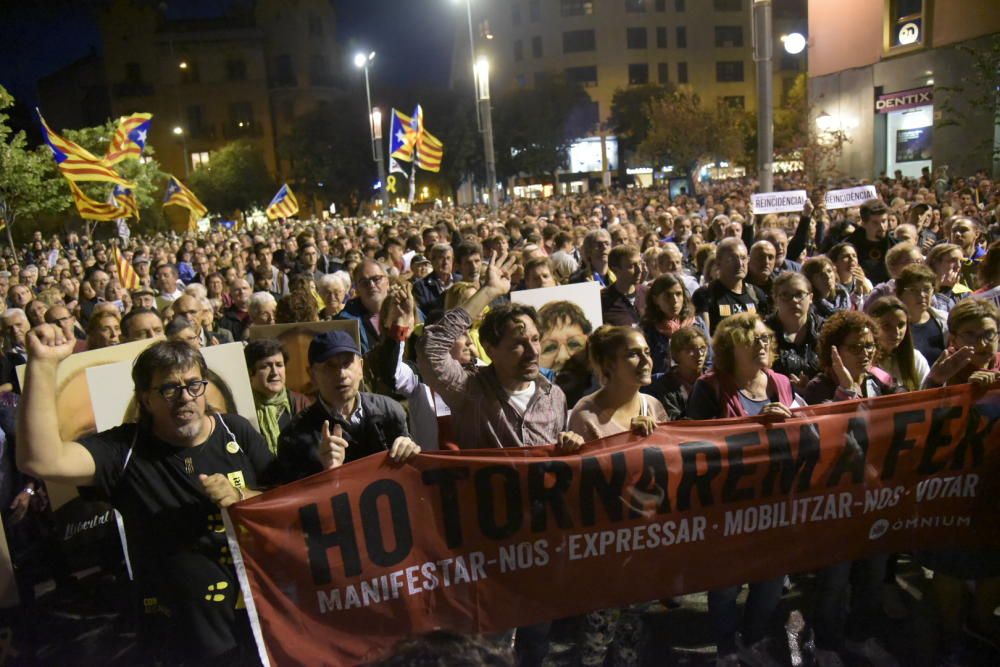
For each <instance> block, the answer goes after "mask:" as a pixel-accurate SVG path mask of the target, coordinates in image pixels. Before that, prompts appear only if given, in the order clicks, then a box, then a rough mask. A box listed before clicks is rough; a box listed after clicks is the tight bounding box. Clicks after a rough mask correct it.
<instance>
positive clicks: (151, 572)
mask: <svg viewBox="0 0 1000 667" xmlns="http://www.w3.org/2000/svg"><path fill="white" fill-rule="evenodd" d="M213 421H214V429H213V431H212V434H211V435H210V436H209V438H208V440H206V441H205V442H204V443H202V444H201V445H198V446H197V447H190V448H185V447H174V446H172V445H169V444H167V443H165V442H162V441H161V440H159V439H157V438H156V437H155V436H153V434H152V433H151V432H150V431H149V429H147V428H142V429H140V428H138V427H137V426H136V425H135V424H124V425H122V426H119V427H117V428H113V429H110V430H108V431H104V432H103V433H98V434H94V435H90V436H87V437H85V438H82V439H81V441H80V444H82V445H83V446H84V447H86V448H87V450H88V451H89V452H90V454H91V456H92V457H93V459H94V464H95V466H96V472H95V474H94V485H93V486H94V487H95V488H96V489H97V490H98V491H99V492H100V493H101V494H103V495H104V496H106V497H107V498H108V500H109V501H110V502H111V504H112V505H114V507H115V509H117V510H118V511H119V512H120V513H121V515H122V518H123V520H124V524H125V534H126V536H127V542H128V551H129V561H130V562H131V565H132V570H133V573H134V576H135V579H136V583H137V584H138V585H139V586H140V588H141V592H142V595H143V597H144V598H145V599H148V598H156V601H157V603H158V604H159V606H161V607H163V608H165V609H166V611H167V612H168V613H169V616H170V623H169V627H170V638H169V640H168V642H167V645H168V646H169V647H170V650H171V652H172V653H174V656H173V658H174V659H176V660H178V661H183V660H192V659H205V658H208V657H211V656H213V655H221V654H223V653H226V652H228V651H231V650H233V649H234V648H237V647H238V646H240V645H241V644H245V643H246V642H247V641H248V640H249V637H250V635H249V623H248V621H247V617H246V614H245V612H242V611H241V612H238V611H237V607H238V606H239V608H240V609H242V599H241V598H240V588H239V583H238V582H237V580H236V573H235V570H234V569H233V559H232V555H231V554H230V553H229V545H228V542H227V540H226V532H225V527H224V525H223V522H222V515H221V512H220V510H219V508H218V507H217V506H216V505H215V504H214V503H212V501H211V500H209V498H208V496H206V495H205V492H204V490H203V489H202V484H201V482H200V481H199V479H198V475H200V474H205V475H212V474H215V473H221V474H222V475H225V476H227V477H228V478H229V480H230V482H231V483H232V484H233V485H234V486H242V487H243V488H250V489H257V488H260V485H261V480H262V478H264V477H266V476H267V475H268V474H269V472H268V469H269V468H270V466H271V465H272V463H273V457H272V455H271V452H270V451H269V450H268V448H267V444H266V442H265V441H264V439H263V438H262V437H261V436H260V434H258V433H257V432H256V431H255V430H254V429H253V427H252V426H251V425H250V423H249V422H247V420H245V419H243V418H242V417H240V416H238V415H216V416H214V418H213ZM227 428H228V431H227ZM231 443H236V444H235V445H233V444H231ZM249 641H251V642H252V640H249ZM251 646H252V644H251Z"/></svg>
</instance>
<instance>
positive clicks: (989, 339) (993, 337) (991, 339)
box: [958, 329, 997, 345]
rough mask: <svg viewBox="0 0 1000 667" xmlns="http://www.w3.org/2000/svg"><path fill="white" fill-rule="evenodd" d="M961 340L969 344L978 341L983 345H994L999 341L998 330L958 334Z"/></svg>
mask: <svg viewBox="0 0 1000 667" xmlns="http://www.w3.org/2000/svg"><path fill="white" fill-rule="evenodd" d="M958 338H959V340H961V341H962V342H963V343H966V344H968V345H974V344H976V343H978V344H981V345H992V344H993V343H995V342H997V330H996V329H991V330H989V331H984V332H983V333H981V334H974V333H972V332H970V331H967V332H965V333H960V334H958Z"/></svg>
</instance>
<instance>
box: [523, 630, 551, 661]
mask: <svg viewBox="0 0 1000 667" xmlns="http://www.w3.org/2000/svg"><path fill="white" fill-rule="evenodd" d="M551 627H552V623H539V624H537V625H526V626H524V627H520V628H518V629H517V634H516V635H515V638H514V652H515V653H516V654H517V664H518V667H541V665H542V661H543V660H544V659H545V656H546V655H548V653H549V630H550V629H551Z"/></svg>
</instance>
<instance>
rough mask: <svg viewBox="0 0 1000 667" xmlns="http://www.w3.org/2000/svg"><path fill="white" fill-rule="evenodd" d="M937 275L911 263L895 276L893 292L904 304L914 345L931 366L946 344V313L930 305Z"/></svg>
mask: <svg viewBox="0 0 1000 667" xmlns="http://www.w3.org/2000/svg"><path fill="white" fill-rule="evenodd" d="M937 285H938V279H937V275H935V273H934V271H932V270H931V269H930V268H929V267H927V266H924V265H923V264H911V265H910V266H908V267H906V268H905V269H903V271H902V272H901V273H900V274H899V277H898V278H897V279H896V296H897V297H899V300H900V301H902V302H903V305H904V306H906V312H907V315H908V317H909V322H910V335H911V336H912V337H913V346H914V347H915V348H916V349H918V350H919V351H920V353H921V354H922V355H924V358H925V359H926V360H927V363H928V364H930V365H931V366H933V365H934V362H935V361H937V359H938V357H939V356H941V353H942V352H943V351H944V348H945V339H946V338H947V336H948V324H947V318H948V314H947V313H945V312H944V311H942V310H938V309H937V308H934V307H933V306H931V301H932V300H933V299H934V292H935V290H936V289H937Z"/></svg>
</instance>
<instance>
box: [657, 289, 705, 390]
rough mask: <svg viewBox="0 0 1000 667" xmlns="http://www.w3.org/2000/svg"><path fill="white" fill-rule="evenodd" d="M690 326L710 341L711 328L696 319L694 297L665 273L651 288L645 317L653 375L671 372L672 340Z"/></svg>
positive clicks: (699, 319)
mask: <svg viewBox="0 0 1000 667" xmlns="http://www.w3.org/2000/svg"><path fill="white" fill-rule="evenodd" d="M690 326H694V327H697V328H699V329H701V330H702V331H704V332H705V337H706V338H707V337H708V327H706V326H705V322H704V321H703V320H702V319H701V317H699V316H697V315H695V312H694V304H692V303H691V295H690V294H688V292H687V289H685V287H684V283H682V282H681V281H680V279H678V278H677V277H676V276H674V275H673V274H671V273H665V274H663V275H662V276H660V277H659V278H657V279H656V280H654V281H653V284H652V285H651V286H650V288H649V295H648V296H647V297H646V312H645V313H644V314H643V316H642V333H643V335H644V336H645V337H646V342H647V343H648V344H649V350H650V353H651V354H652V355H653V375H658V374H661V373H665V372H666V371H667V370H669V369H670V366H671V359H670V337H671V336H672V335H673V334H674V333H675V332H676V331H678V330H679V329H681V328H683V327H690Z"/></svg>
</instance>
